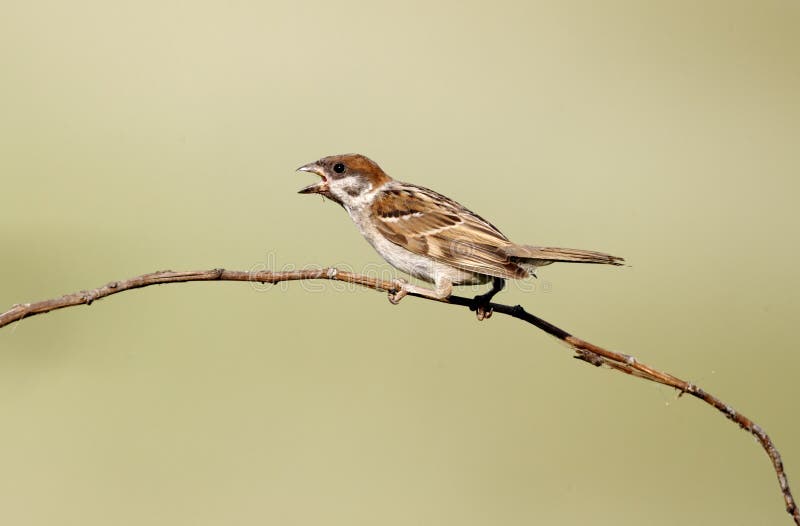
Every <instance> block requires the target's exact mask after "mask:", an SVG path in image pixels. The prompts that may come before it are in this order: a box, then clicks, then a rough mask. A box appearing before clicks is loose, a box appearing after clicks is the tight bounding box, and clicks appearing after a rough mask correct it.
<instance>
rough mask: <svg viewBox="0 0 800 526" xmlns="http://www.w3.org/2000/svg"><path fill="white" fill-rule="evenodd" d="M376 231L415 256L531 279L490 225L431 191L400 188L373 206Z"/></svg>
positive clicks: (385, 193) (378, 198) (380, 197)
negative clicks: (513, 260) (506, 249)
mask: <svg viewBox="0 0 800 526" xmlns="http://www.w3.org/2000/svg"><path fill="white" fill-rule="evenodd" d="M372 212H373V214H374V215H373V217H375V218H376V226H377V228H378V230H379V231H380V232H381V233H382V234H383V235H384V236H386V238H387V239H389V240H390V241H392V242H393V243H395V244H396V245H399V246H401V247H403V248H405V249H407V250H410V251H411V252H414V253H416V254H420V255H424V256H430V257H431V258H433V259H435V260H437V261H441V262H442V263H447V264H448V265H452V266H454V267H456V268H460V269H463V270H467V271H470V272H477V273H479V274H487V275H490V276H496V277H500V278H523V277H527V275H528V273H527V272H526V271H525V270H524V269H522V268H520V267H519V266H518V265H517V264H515V263H513V262H512V261H511V260H510V258H509V256H508V255H507V254H506V253H505V252H504V251H503V250H502V248H503V247H507V246H508V245H510V244H511V243H510V242H509V241H508V238H507V237H506V236H504V235H503V234H502V233H501V232H500V231H499V230H497V228H495V227H494V226H493V225H492V224H491V223H489V222H488V221H486V220H484V219H483V218H481V217H480V216H478V215H477V214H474V213H472V212H470V211H469V210H467V209H466V208H464V207H463V206H461V205H460V204H458V203H456V202H455V201H452V200H451V199H449V198H447V197H445V196H443V195H441V194H437V193H436V192H434V191H433V190H428V189H427V188H421V187H418V186H411V185H398V186H395V187H391V188H388V189H386V190H383V191H382V192H381V193H380V194H379V195H378V196H376V198H375V200H374V201H373V203H372Z"/></svg>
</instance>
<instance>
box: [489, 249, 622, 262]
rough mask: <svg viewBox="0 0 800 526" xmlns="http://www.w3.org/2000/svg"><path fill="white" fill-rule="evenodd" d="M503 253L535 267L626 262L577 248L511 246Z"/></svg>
mask: <svg viewBox="0 0 800 526" xmlns="http://www.w3.org/2000/svg"><path fill="white" fill-rule="evenodd" d="M503 251H504V252H505V253H506V255H507V256H509V257H510V258H511V260H512V261H519V262H521V263H528V264H531V265H534V266H542V265H549V264H550V263H555V262H564V263H595V264H604V265H622V264H623V263H624V262H625V260H624V259H622V258H621V257H617V256H612V255H611V254H606V253H604V252H595V251H593V250H580V249H577V248H555V247H532V246H530V245H509V246H508V247H504V248H503Z"/></svg>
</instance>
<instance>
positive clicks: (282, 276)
mask: <svg viewBox="0 0 800 526" xmlns="http://www.w3.org/2000/svg"><path fill="white" fill-rule="evenodd" d="M311 279H327V280H334V281H343V282H346V283H352V284H356V285H360V286H363V287H366V288H369V289H373V290H376V291H383V292H388V291H391V290H393V288H394V287H395V283H394V282H393V281H386V280H381V279H377V278H372V277H369V276H365V275H362V274H354V273H352V272H345V271H341V270H337V269H336V268H332V267H331V268H322V269H318V270H297V271H289V272H270V271H257V272H245V271H239V270H225V269H212V270H198V271H184V272H174V271H171V270H165V271H159V272H153V273H150V274H143V275H141V276H136V277H133V278H130V279H125V280H121V281H112V282H110V283H108V284H106V285H103V286H102V287H98V288H96V289H92V290H82V291H79V292H75V293H72V294H67V295H64V296H61V297H60V298H53V299H49V300H44V301H39V302H35V303H23V304H17V305H14V306H13V307H11V309H9V310H8V311H6V312H4V313H2V314H0V327H4V326H6V325H9V324H11V323H13V322H15V321H19V320H22V319H23V318H27V317H30V316H35V315H37V314H44V313H47V312H50V311H54V310H57V309H63V308H66V307H74V306H76V305H91V304H92V303H93V302H94V301H97V300H99V299H102V298H105V297H107V296H111V295H112V294H118V293H120V292H124V291H126V290H132V289H138V288H142V287H148V286H150V285H162V284H166V283H184V282H188V281H249V282H259V283H279V282H282V281H298V280H311ZM409 295H411V296H417V297H420V296H418V295H416V294H413V293H412V294H409ZM423 299H427V300H430V301H437V300H433V299H431V298H423ZM441 303H449V304H451V305H460V306H462V307H468V308H470V309H474V305H473V301H472V299H471V298H465V297H461V296H450V297H449V298H447V299H445V300H441ZM490 306H491V308H492V309H493V310H494V312H496V313H500V314H506V315H508V316H511V317H513V318H516V319H518V320H522V321H524V322H527V323H530V324H531V325H533V326H535V327H537V328H538V329H540V330H542V331H544V332H546V333H547V334H550V335H551V336H554V337H555V338H558V339H559V340H561V341H562V342H564V343H566V344H567V345H568V346H569V347H570V348H571V349H572V350H573V351H574V352H575V358H577V359H579V360H582V361H584V362H587V363H590V364H592V365H595V366H598V367H599V366H607V367H609V368H611V369H615V370H617V371H620V372H623V373H626V374H629V375H632V376H636V377H638V378H642V379H644V380H649V381H651V382H656V383H659V384H663V385H666V386H669V387H672V388H674V389H677V390H678V392H679V396H680V395H683V394H689V395H691V396H694V397H695V398H698V399H700V400H702V401H703V402H705V403H707V404H708V405H710V406H711V407H713V408H714V409H716V410H717V411H719V412H721V413H722V414H723V415H724V416H725V417H726V418H728V419H729V420H732V421H733V422H735V423H736V424H738V425H739V427H740V428H742V429H743V430H745V431H747V432H748V433H750V434H752V435H753V436H754V437H755V438H756V440H758V442H759V443H760V444H761V447H762V448H764V451H765V452H766V454H767V456H768V457H769V459H770V461H771V462H772V467H773V469H774V470H775V474H776V475H777V477H778V484H779V486H780V489H781V493H782V495H783V500H784V502H785V504H786V511H787V513H789V515H790V516H791V517H792V519H793V520H794V523H795V524H796V525H797V526H800V509H798V506H797V504H796V502H795V500H794V497H793V496H792V491H791V489H790V488H789V482H788V480H787V478H786V472H785V470H784V466H783V461H782V460H781V456H780V454H779V452H778V449H777V448H776V447H775V444H773V442H772V439H771V438H770V437H769V435H767V433H766V432H765V431H764V430H763V429H762V428H761V427H760V426H759V425H758V424H756V423H755V422H753V420H751V419H750V418H748V417H746V416H745V415H743V414H742V413H739V412H738V411H736V410H735V409H734V408H733V407H731V406H730V405H728V404H726V403H725V402H723V401H722V400H720V399H719V398H717V397H716V396H714V395H712V394H711V393H708V392H706V391H704V390H703V389H701V388H700V387H699V386H697V385H695V384H693V383H690V382H687V381H686V380H682V379H680V378H678V377H676V376H673V375H671V374H668V373H665V372H662V371H659V370H657V369H655V368H653V367H650V366H648V365H645V364H644V363H642V362H640V361H639V360H637V359H636V358H634V357H633V356H630V355H627V354H622V353H618V352H615V351H610V350H608V349H604V348H603V347H600V346H598V345H594V344H592V343H589V342H587V341H585V340H582V339H580V338H578V337H576V336H573V335H572V334H570V333H569V332H567V331H565V330H563V329H561V328H559V327H556V326H555V325H553V324H551V323H549V322H547V321H545V320H543V319H542V318H539V317H538V316H535V315H533V314H531V313H529V312H527V311H526V310H525V309H523V308H522V307H521V306H519V305H514V306H512V305H504V304H500V303H491V304H490Z"/></svg>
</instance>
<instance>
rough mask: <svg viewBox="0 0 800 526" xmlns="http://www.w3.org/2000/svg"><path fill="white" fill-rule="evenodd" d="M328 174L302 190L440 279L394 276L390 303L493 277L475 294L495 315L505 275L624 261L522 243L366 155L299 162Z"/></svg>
mask: <svg viewBox="0 0 800 526" xmlns="http://www.w3.org/2000/svg"><path fill="white" fill-rule="evenodd" d="M298 170H299V171H302V172H311V173H314V174H317V175H319V176H320V177H321V178H322V180H321V181H320V182H318V183H315V184H312V185H309V186H306V187H305V188H303V189H302V190H300V192H299V193H301V194H320V195H323V196H325V197H327V198H329V199H331V200H332V201H335V202H337V203H339V204H340V205H342V207H344V209H345V210H347V213H348V214H350V218H351V219H352V220H353V222H354V223H355V224H356V226H357V227H358V229H359V231H360V232H361V234H362V235H363V236H364V237H365V238H366V240H367V241H368V242H369V244H370V245H372V247H373V248H374V249H375V250H377V251H378V253H379V254H380V255H381V256H382V257H383V258H384V259H385V260H386V261H388V262H389V263H390V264H391V265H392V266H394V267H396V268H397V269H399V270H401V271H403V272H405V273H407V274H410V275H412V276H414V277H416V278H419V279H421V280H423V281H426V282H428V283H433V284H434V289H428V288H425V287H419V286H416V285H412V284H410V283H407V282H405V281H403V280H397V281H396V289H395V290H392V291H389V301H390V302H392V303H393V304H397V303H398V302H399V301H400V300H401V299H402V298H403V297H404V296H405V295H406V294H408V293H413V294H418V295H421V296H425V297H428V298H433V299H436V300H442V299H445V298H447V297H448V296H450V294H451V293H452V291H453V285H475V284H483V283H488V282H490V281H491V282H492V288H491V290H490V291H489V292H487V293H486V294H482V295H479V296H476V297H475V300H474V301H475V310H476V311H477V313H478V319H484V318H486V317H489V316H490V315H491V310H489V309H488V308H487V305H488V303H489V302H490V300H491V299H492V297H493V296H494V295H495V294H497V293H498V292H500V291H501V290H502V289H503V287H504V286H505V280H506V279H522V278H527V277H529V276H531V275H532V274H534V271H535V269H536V268H537V267H540V266H543V265H549V264H550V263H553V262H557V261H558V262H562V261H563V262H569V263H605V264H609V265H621V264H622V263H623V259H622V258H619V257H616V256H611V255H609V254H604V253H602V252H593V251H590V250H577V249H570V248H551V247H536V246H529V245H518V244H516V243H514V242H512V241H509V240H508V238H507V237H506V236H504V235H503V234H502V233H501V232H500V231H499V230H498V229H497V228H495V227H494V226H493V225H492V224H491V223H489V222H488V221H486V220H485V219H483V218H482V217H480V216H479V215H477V214H475V213H473V212H471V211H469V210H467V209H466V208H464V207H463V206H461V205H460V204H458V203H456V202H455V201H453V200H452V199H449V198H448V197H445V196H443V195H441V194H438V193H436V192H434V191H433V190H429V189H427V188H424V187H421V186H417V185H413V184H409V183H401V182H400V181H395V180H394V179H392V178H391V177H389V176H388V175H386V173H385V172H384V171H383V170H381V168H380V166H378V165H377V164H376V163H375V162H374V161H372V160H370V159H368V158H367V157H365V156H363V155H358V154H345V155H333V156H330V157H325V158H322V159H320V160H319V161H316V162H313V163H309V164H306V165H304V166H301V167H300V168H298Z"/></svg>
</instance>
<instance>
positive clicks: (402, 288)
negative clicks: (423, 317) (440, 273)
mask: <svg viewBox="0 0 800 526" xmlns="http://www.w3.org/2000/svg"><path fill="white" fill-rule="evenodd" d="M393 284H394V286H395V288H394V290H390V291H389V303H391V304H392V305H397V304H398V303H400V300H401V299H403V298H405V297H406V295H408V294H417V295H419V296H422V297H425V298H430V299H433V300H440V301H441V300H443V299H445V298H448V297H449V296H450V294H452V293H453V282H452V281H450V280H449V279H447V278H444V277H441V278H440V277H437V278H436V284H435V288H434V289H428V288H425V287H418V286H417V285H412V284H411V283H409V282H407V281H406V280H403V279H395V280H394V281H393Z"/></svg>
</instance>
